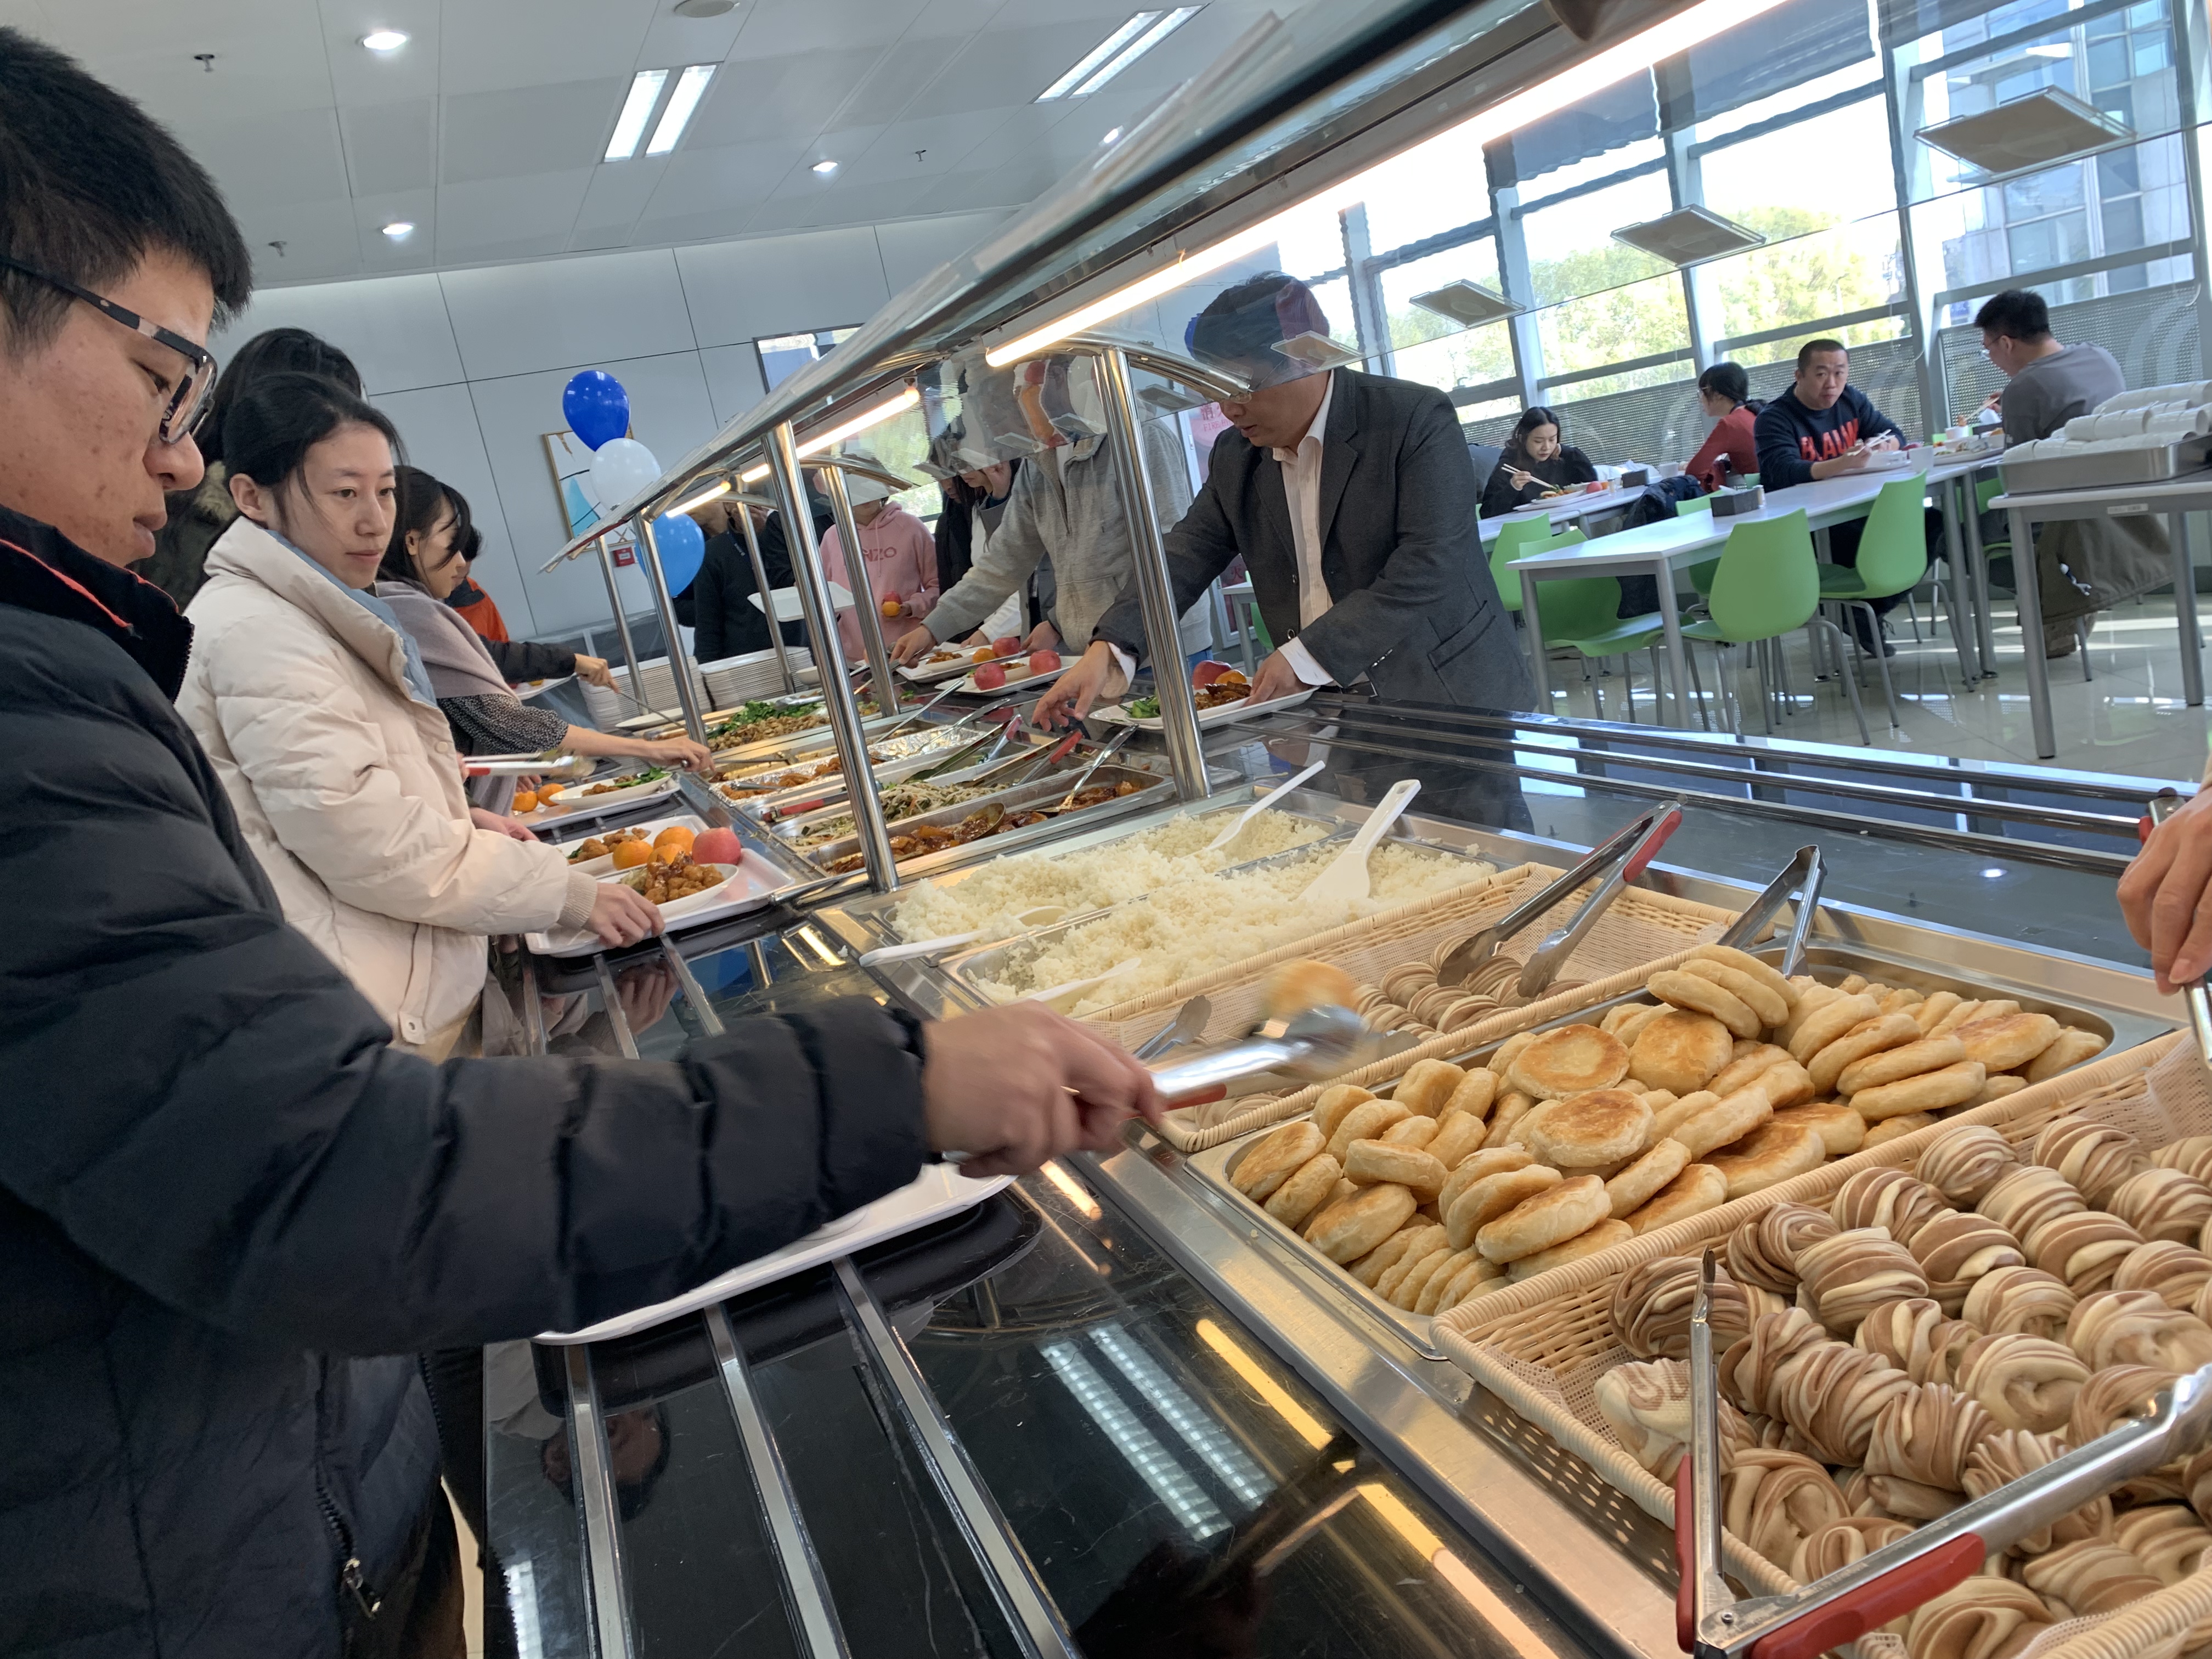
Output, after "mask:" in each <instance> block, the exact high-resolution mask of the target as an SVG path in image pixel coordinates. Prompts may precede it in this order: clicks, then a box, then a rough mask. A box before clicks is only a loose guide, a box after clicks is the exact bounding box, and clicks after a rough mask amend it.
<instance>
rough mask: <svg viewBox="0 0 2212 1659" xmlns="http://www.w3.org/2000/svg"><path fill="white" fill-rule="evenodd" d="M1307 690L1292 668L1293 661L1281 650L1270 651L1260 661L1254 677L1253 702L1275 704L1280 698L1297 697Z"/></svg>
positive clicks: (1251, 700) (1251, 699) (1250, 699)
mask: <svg viewBox="0 0 2212 1659" xmlns="http://www.w3.org/2000/svg"><path fill="white" fill-rule="evenodd" d="M1305 689H1306V683H1305V682H1304V680H1302V679H1300V678H1298V671H1297V669H1295V668H1293V667H1291V659H1289V658H1288V657H1286V656H1285V655H1284V654H1283V653H1281V652H1280V651H1279V650H1277V651H1270V652H1269V653H1267V655H1266V656H1265V657H1263V658H1261V660H1260V666H1259V668H1258V669H1257V670H1256V671H1255V672H1254V673H1253V676H1252V695H1251V696H1250V697H1249V699H1248V701H1249V702H1273V701H1274V700H1275V699H1276V698H1278V697H1288V696H1296V695H1297V693H1298V692H1301V691H1303V690H1305Z"/></svg>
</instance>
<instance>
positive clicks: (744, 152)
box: [640, 140, 811, 231]
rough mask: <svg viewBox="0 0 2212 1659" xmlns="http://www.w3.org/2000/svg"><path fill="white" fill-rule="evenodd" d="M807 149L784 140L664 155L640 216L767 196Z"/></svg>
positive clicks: (672, 214)
mask: <svg viewBox="0 0 2212 1659" xmlns="http://www.w3.org/2000/svg"><path fill="white" fill-rule="evenodd" d="M808 155H811V149H810V148H809V147H808V146H807V145H805V144H804V143H793V142H790V141H788V140H784V141H779V142H776V143H765V144H725V145H722V146H721V147H720V148H719V149H679V150H678V151H677V152H676V154H675V155H671V156H670V157H669V158H668V170H667V171H666V172H665V173H662V174H661V177H660V184H659V188H658V189H656V190H655V191H653V199H652V201H651V202H650V203H649V204H647V207H646V208H645V210H644V213H643V217H645V218H647V219H648V220H651V219H666V218H678V217H688V216H691V215H693V214H697V213H719V212H721V211H723V210H726V209H729V208H732V207H737V206H739V205H747V206H750V204H753V203H755V202H763V201H766V200H767V199H768V197H769V195H770V194H771V193H772V192H773V191H775V187H776V186H777V185H780V184H781V183H782V182H783V180H784V179H785V177H786V176H787V174H788V173H790V172H791V170H792V168H793V167H797V166H798V165H799V162H800V161H804V160H805V159H806V157H807V156H808ZM640 229H641V231H642V229H643V227H642V226H641V227H640Z"/></svg>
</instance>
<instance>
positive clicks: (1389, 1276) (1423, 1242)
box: [1355, 1222, 1449, 1302]
mask: <svg viewBox="0 0 2212 1659" xmlns="http://www.w3.org/2000/svg"><path fill="white" fill-rule="evenodd" d="M1401 1239H1402V1240H1404V1241H1405V1243H1403V1244H1402V1245H1399V1244H1398V1241H1399V1240H1401ZM1393 1245H1396V1246H1397V1249H1396V1251H1395V1255H1393V1256H1392V1258H1391V1260H1390V1261H1389V1263H1388V1264H1387V1265H1385V1266H1384V1267H1382V1268H1381V1269H1379V1270H1378V1271H1377V1272H1376V1274H1375V1276H1374V1278H1372V1279H1364V1277H1363V1282H1364V1283H1365V1284H1366V1285H1367V1286H1368V1288H1369V1289H1370V1290H1372V1291H1374V1292H1375V1293H1376V1295H1377V1296H1379V1297H1382V1298H1383V1300H1384V1301H1386V1302H1387V1301H1389V1299H1390V1292H1391V1291H1395V1290H1396V1289H1397V1288H1398V1284H1399V1281H1400V1280H1401V1279H1404V1278H1405V1276H1406V1275H1407V1273H1411V1272H1413V1267H1414V1266H1415V1264H1416V1263H1418V1262H1421V1261H1426V1260H1428V1258H1429V1257H1430V1256H1431V1255H1434V1254H1435V1253H1436V1252H1437V1251H1438V1250H1443V1251H1445V1252H1446V1254H1449V1246H1447V1245H1446V1243H1444V1230H1443V1228H1442V1227H1436V1226H1429V1225H1424V1224H1421V1223H1418V1222H1417V1223H1414V1224H1413V1225H1408V1226H1405V1227H1401V1229H1399V1230H1398V1231H1396V1232H1395V1233H1393V1234H1391V1235H1390V1237H1389V1238H1387V1239H1385V1240H1384V1241H1383V1245H1382V1246H1378V1247H1377V1249H1376V1252H1375V1254H1376V1255H1381V1254H1382V1253H1383V1249H1385V1248H1388V1247H1389V1246H1393ZM1366 1259H1367V1258H1366V1257H1364V1256H1362V1257H1361V1258H1360V1261H1365V1260H1366ZM1355 1277H1361V1276H1360V1275H1355Z"/></svg>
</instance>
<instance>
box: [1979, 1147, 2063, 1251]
mask: <svg viewBox="0 0 2212 1659" xmlns="http://www.w3.org/2000/svg"><path fill="white" fill-rule="evenodd" d="M1974 1207H1975V1208H1976V1209H1978V1210H1979V1211H1980V1212H1982V1213H1983V1214H1984V1215H1985V1216H1987V1217H1989V1218H1990V1220H1992V1221H1994V1222H1996V1224H1997V1225H1999V1226H2000V1227H2002V1228H2003V1229H2004V1230H2005V1231H2007V1232H2008V1233H2010V1234H2011V1235H2012V1236H2013V1237H2015V1238H2017V1239H2019V1240H2021V1242H2022V1243H2025V1242H2026V1241H2027V1236H2028V1234H2029V1233H2031V1232H2033V1231H2034V1230H2035V1229H2036V1228H2037V1227H2038V1226H2039V1225H2042V1224H2043V1223H2044V1222H2045V1221H2048V1220H2050V1219H2051V1218H2052V1217H2053V1216H2061V1215H2078V1214H2079V1213H2081V1212H2082V1211H2084V1210H2086V1209H2087V1208H2088V1207H2089V1205H2088V1201H2087V1200H2086V1199H2084V1198H2083V1197H2082V1196H2081V1189H2080V1188H2076V1187H2075V1185H2074V1183H2073V1182H2070V1181H2069V1180H2068V1179H2067V1178H2066V1177H2065V1176H2063V1175H2061V1174H2060V1173H2059V1172H2058V1171H2057V1170H2054V1169H2051V1168H2050V1167H2048V1166H2047V1165H2045V1164H2022V1165H2021V1167H2019V1168H2018V1169H2016V1170H2011V1171H2010V1172H2009V1173H2008V1174H2005V1175H2002V1176H1998V1177H1997V1181H1996V1185H1995V1186H1993V1187H1991V1188H1990V1189H1989V1191H1987V1192H1985V1193H1984V1194H1982V1197H1981V1201H1980V1202H1979V1203H1978V1204H1976V1205H1975V1206H1974Z"/></svg>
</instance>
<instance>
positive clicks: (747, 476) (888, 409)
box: [738, 386, 921, 484]
mask: <svg viewBox="0 0 2212 1659" xmlns="http://www.w3.org/2000/svg"><path fill="white" fill-rule="evenodd" d="M920 406H921V393H920V392H916V391H915V389H914V388H913V387H912V386H908V387H907V389H906V390H905V391H903V392H900V393H899V394H898V396H897V397H896V398H885V399H884V401H883V402H882V403H879V404H877V405H876V406H875V407H874V408H873V409H869V410H863V411H861V412H860V414H858V415H855V416H853V418H852V419H851V420H849V421H847V422H845V423H844V424H843V425H842V426H833V427H831V428H829V430H828V431H827V432H822V433H817V434H816V435H814V436H813V437H811V438H809V439H808V440H807V441H805V443H803V444H801V445H800V446H799V459H800V460H802V461H803V460H805V459H806V458H807V457H808V456H810V455H819V454H820V453H822V452H823V450H825V449H827V448H829V447H830V446H831V445H832V444H840V443H842V442H844V441H845V440H846V439H848V438H854V437H858V436H859V435H860V434H861V433H863V432H866V430H867V429H868V428H870V427H872V426H881V425H882V424H883V423H884V422H885V421H888V420H890V418H891V416H894V415H903V414H905V413H906V411H907V410H909V409H916V408H919V407H920ZM765 477H768V463H767V462H765V461H763V462H762V463H761V464H760V465H758V466H752V467H747V468H746V469H745V470H744V471H743V472H740V473H738V483H746V484H750V483H759V482H760V481H761V480H762V479H763V478H765Z"/></svg>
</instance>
